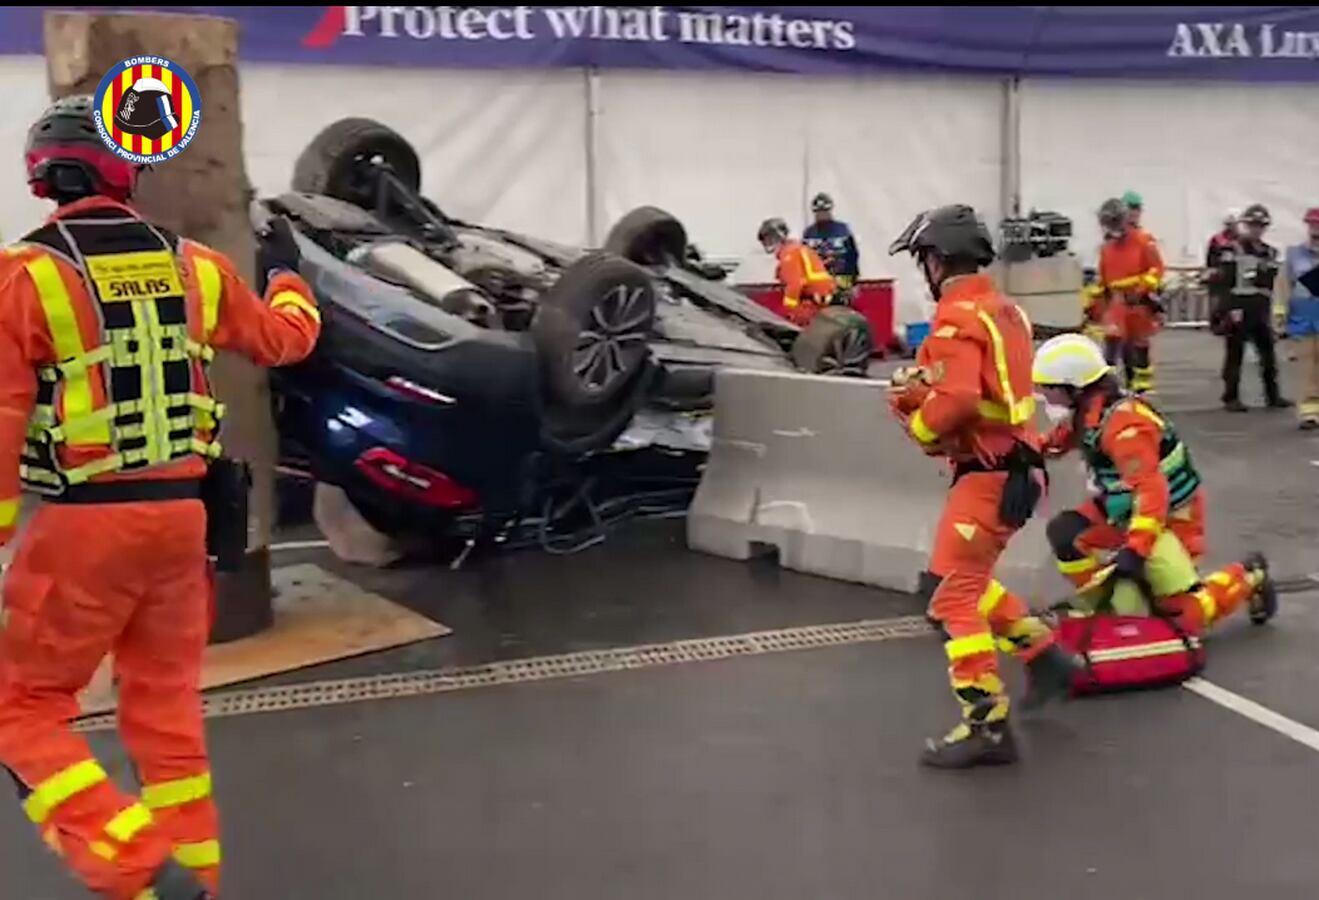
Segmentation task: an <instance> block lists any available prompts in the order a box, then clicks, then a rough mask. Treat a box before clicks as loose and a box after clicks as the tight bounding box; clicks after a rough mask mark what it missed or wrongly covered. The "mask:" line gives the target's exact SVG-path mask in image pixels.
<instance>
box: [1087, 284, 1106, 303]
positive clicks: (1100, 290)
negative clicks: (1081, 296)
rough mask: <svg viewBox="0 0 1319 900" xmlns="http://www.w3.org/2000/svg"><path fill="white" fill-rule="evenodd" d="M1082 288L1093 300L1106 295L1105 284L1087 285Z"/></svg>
mask: <svg viewBox="0 0 1319 900" xmlns="http://www.w3.org/2000/svg"><path fill="white" fill-rule="evenodd" d="M1082 290H1083V292H1084V293H1085V295H1086V296H1087V297H1089V298H1090V300H1091V301H1094V300H1098V299H1099V298H1100V297H1102V296H1104V286H1103V285H1102V284H1091V285H1087V286H1086V287H1085V288H1083V289H1082Z"/></svg>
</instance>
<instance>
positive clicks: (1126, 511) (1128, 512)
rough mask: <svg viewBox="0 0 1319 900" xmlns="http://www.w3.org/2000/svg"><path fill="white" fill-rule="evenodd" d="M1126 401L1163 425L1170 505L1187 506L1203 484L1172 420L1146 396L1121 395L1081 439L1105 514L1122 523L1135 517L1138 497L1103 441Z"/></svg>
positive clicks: (1161, 459) (1161, 447)
mask: <svg viewBox="0 0 1319 900" xmlns="http://www.w3.org/2000/svg"><path fill="white" fill-rule="evenodd" d="M1126 402H1130V403H1134V404H1136V408H1137V412H1140V413H1142V414H1143V415H1145V416H1146V417H1147V418H1149V419H1150V421H1152V422H1154V423H1156V424H1157V425H1158V426H1159V427H1160V428H1161V429H1162V437H1161V438H1160V441H1159V470H1160V471H1161V472H1163V475H1164V477H1165V478H1166V479H1167V480H1168V493H1169V497H1168V508H1169V509H1170V510H1173V509H1178V508H1180V507H1182V506H1184V505H1185V504H1186V503H1188V502H1190V500H1191V497H1192V495H1194V494H1195V492H1196V490H1197V489H1198V488H1199V487H1200V473H1199V472H1198V471H1196V468H1195V465H1194V464H1193V463H1192V462H1191V454H1190V451H1189V450H1187V448H1186V445H1185V444H1184V443H1182V440H1181V438H1179V437H1178V436H1177V431H1176V429H1174V428H1173V426H1172V423H1171V422H1169V421H1168V419H1166V418H1165V417H1163V416H1161V415H1159V414H1158V413H1157V412H1156V411H1155V410H1154V408H1153V407H1152V406H1151V405H1150V404H1149V403H1147V402H1145V401H1144V400H1138V399H1136V398H1134V397H1131V396H1129V395H1125V394H1124V395H1119V396H1118V397H1117V398H1115V399H1114V401H1113V402H1111V403H1110V404H1109V405H1108V406H1107V407H1106V408H1105V409H1104V412H1103V415H1101V416H1100V418H1099V423H1098V424H1097V425H1096V426H1095V427H1094V428H1090V429H1087V430H1086V432H1085V435H1084V437H1083V439H1082V442H1081V447H1082V452H1083V453H1084V454H1085V459H1086V463H1087V465H1088V466H1089V467H1090V471H1091V472H1092V473H1093V474H1094V480H1095V484H1096V485H1097V486H1098V487H1099V491H1100V494H1101V496H1100V499H1099V502H1100V504H1101V506H1102V507H1103V510H1104V514H1105V515H1106V516H1107V517H1108V520H1109V521H1110V522H1112V523H1114V524H1118V525H1120V524H1123V523H1125V522H1126V521H1128V520H1129V519H1130V518H1131V516H1132V513H1133V507H1134V504H1135V498H1134V497H1133V495H1132V493H1131V491H1130V490H1129V489H1128V488H1127V487H1126V485H1125V484H1123V482H1122V473H1121V472H1119V471H1118V467H1117V465H1116V464H1115V463H1114V462H1113V460H1112V458H1111V457H1110V456H1109V455H1108V454H1107V453H1105V452H1104V450H1103V446H1102V443H1101V441H1102V438H1103V434H1104V429H1105V428H1106V427H1107V426H1108V420H1109V418H1110V417H1112V415H1113V413H1114V412H1115V411H1116V410H1117V408H1118V407H1119V406H1121V405H1122V404H1123V403H1126Z"/></svg>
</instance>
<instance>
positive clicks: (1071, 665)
mask: <svg viewBox="0 0 1319 900" xmlns="http://www.w3.org/2000/svg"><path fill="white" fill-rule="evenodd" d="M1083 671H1085V663H1084V662H1082V661H1081V660H1080V658H1078V657H1076V656H1074V655H1073V654H1071V653H1068V652H1067V651H1066V650H1064V649H1063V648H1062V647H1059V646H1058V645H1057V644H1051V645H1049V647H1048V649H1046V650H1045V651H1044V652H1043V653H1041V654H1040V655H1039V656H1037V657H1035V658H1034V659H1032V660H1031V661H1030V662H1028V663H1026V696H1025V697H1023V698H1022V699H1021V708H1022V709H1024V710H1026V711H1027V712H1030V711H1032V710H1036V709H1039V708H1040V707H1041V706H1044V705H1045V704H1046V703H1049V702H1051V701H1053V700H1061V699H1063V698H1064V697H1066V696H1067V694H1068V692H1069V691H1070V690H1071V687H1072V680H1073V679H1074V678H1076V676H1077V675H1079V674H1080V673H1081V672H1083Z"/></svg>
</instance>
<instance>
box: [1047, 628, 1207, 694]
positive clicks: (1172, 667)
mask: <svg viewBox="0 0 1319 900" xmlns="http://www.w3.org/2000/svg"><path fill="white" fill-rule="evenodd" d="M1055 633H1056V634H1057V636H1058V643H1059V645H1060V646H1062V647H1063V648H1064V649H1067V650H1070V651H1071V652H1073V653H1075V654H1077V655H1078V656H1080V657H1081V658H1082V659H1083V660H1085V669H1084V670H1082V671H1081V672H1079V673H1077V675H1076V677H1075V678H1074V679H1073V681H1072V694H1073V695H1075V696H1079V695H1082V694H1098V693H1102V692H1104V691H1116V690H1123V689H1128V688H1142V687H1157V686H1160V685H1171V684H1177V683H1179V682H1182V681H1185V680H1186V679H1188V678H1190V677H1191V676H1193V675H1195V674H1197V673H1199V671H1200V670H1201V669H1202V668H1203V667H1204V662H1205V652H1204V646H1203V644H1201V643H1200V639H1199V637H1197V636H1196V635H1193V634H1188V633H1186V632H1185V631H1183V630H1182V629H1181V628H1180V627H1179V626H1178V625H1177V623H1176V622H1174V621H1173V620H1171V619H1165V618H1161V617H1159V616H1115V615H1106V614H1104V613H1099V614H1096V615H1092V616H1070V617H1065V618H1063V619H1061V620H1060V621H1059V623H1058V625H1057V627H1056V628H1055Z"/></svg>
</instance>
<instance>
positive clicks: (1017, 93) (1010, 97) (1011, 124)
mask: <svg viewBox="0 0 1319 900" xmlns="http://www.w3.org/2000/svg"><path fill="white" fill-rule="evenodd" d="M1000 186H1001V187H1000V192H999V214H1000V216H1002V217H1008V216H1019V215H1021V79H1020V78H1018V77H1016V76H1013V77H1012V78H1009V79H1006V80H1005V81H1004V82H1003V160H1002V170H1001V174H1000Z"/></svg>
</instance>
